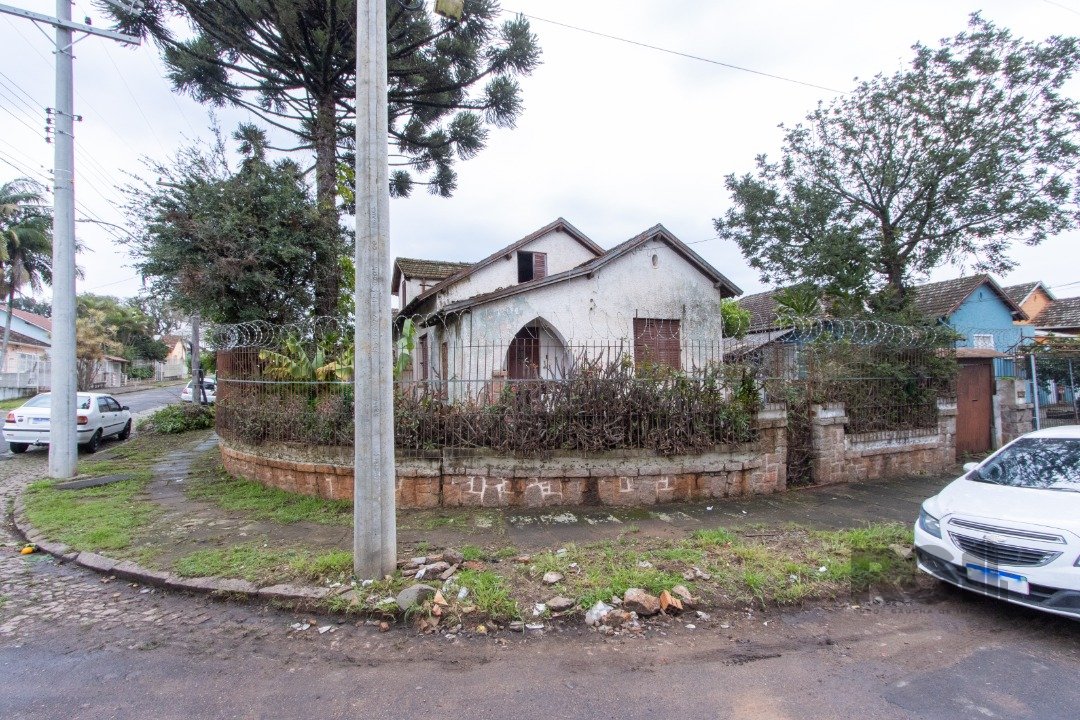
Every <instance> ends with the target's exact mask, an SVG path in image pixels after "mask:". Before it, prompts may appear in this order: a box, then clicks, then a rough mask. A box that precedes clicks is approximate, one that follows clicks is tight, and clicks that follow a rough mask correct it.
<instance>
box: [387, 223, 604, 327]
mask: <svg viewBox="0 0 1080 720" xmlns="http://www.w3.org/2000/svg"><path fill="white" fill-rule="evenodd" d="M556 230H561V231H562V232H564V233H566V234H567V235H569V236H570V237H572V238H573V239H574V240H576V241H577V242H579V243H580V244H581V245H583V246H584V247H585V248H586V249H588V250H589V251H590V252H591V253H592V254H593V255H596V256H597V257H599V256H601V255H603V254H604V249H603V248H602V247H600V246H599V245H597V244H596V243H594V242H593V241H592V240H590V239H589V237H588V236H587V235H586V234H585V233H583V232H581V231H580V230H578V229H577V228H576V227H574V226H573V225H571V224H570V223H569V222H568V221H567V220H565V219H564V218H558V219H556V220H555V221H554V222H551V223H548V224H547V225H545V226H544V227H542V228H540V229H539V230H537V231H535V232H532V233H529V234H528V235H526V236H525V237H523V238H521V239H520V240H518V241H517V242H514V243H511V244H510V245H507V246H506V247H504V248H503V249H502V250H498V251H496V252H494V253H492V254H491V255H488V256H487V257H486V258H484V259H483V260H481V261H480V262H478V263H474V264H472V265H468V266H466V267H464V268H462V269H461V270H459V271H457V272H455V273H454V274H453V275H451V276H449V277H447V278H446V279H445V280H443V281H442V282H440V283H439V284H438V285H436V286H435V287H432V288H428V290H427V291H425V292H422V293H420V294H419V295H417V296H416V297H415V298H413V299H412V300H410V301H409V304H408V305H406V306H405V307H404V308H402V310H401V312H402V314H408V313H410V312H412V311H414V310H415V309H416V308H417V307H418V306H419V305H420V303H422V302H424V301H425V300H427V299H428V298H429V297H432V296H433V295H436V294H438V293H440V292H442V291H443V290H445V289H446V288H448V287H449V286H451V285H453V284H454V283H456V282H458V281H460V280H464V279H465V278H467V277H469V276H470V275H472V274H473V273H475V272H476V271H477V270H480V269H482V268H485V267H487V266H488V265H491V264H492V263H493V262H495V261H496V260H498V259H499V258H502V257H506V256H508V255H512V254H513V253H515V252H517V251H518V249H520V248H522V247H524V246H525V245H528V244H529V243H531V242H532V241H533V240H536V239H537V238H540V237H543V236H544V235H547V234H548V233H550V232H553V231H556Z"/></svg>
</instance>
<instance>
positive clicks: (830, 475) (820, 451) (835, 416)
mask: <svg viewBox="0 0 1080 720" xmlns="http://www.w3.org/2000/svg"><path fill="white" fill-rule="evenodd" d="M810 415H811V417H810V443H811V451H812V457H813V459H812V460H811V461H810V472H811V475H812V476H813V479H814V484H815V485H831V484H833V483H838V482H844V481H846V480H848V479H849V478H848V477H846V474H845V472H844V468H845V460H846V453H847V447H846V445H847V443H846V437H845V434H846V433H845V430H844V426H845V425H846V424H847V421H848V417H847V411H846V410H845V408H844V404H843V403H828V404H826V405H814V406H813V407H812V408H811V412H810Z"/></svg>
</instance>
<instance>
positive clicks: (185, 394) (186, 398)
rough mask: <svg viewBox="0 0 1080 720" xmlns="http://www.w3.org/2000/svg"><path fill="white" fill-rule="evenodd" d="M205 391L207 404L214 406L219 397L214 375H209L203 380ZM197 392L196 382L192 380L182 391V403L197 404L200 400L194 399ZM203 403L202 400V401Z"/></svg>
mask: <svg viewBox="0 0 1080 720" xmlns="http://www.w3.org/2000/svg"><path fill="white" fill-rule="evenodd" d="M202 386H203V390H205V391H206V402H208V403H210V404H211V405H213V404H214V399H215V397H216V396H217V378H215V377H214V376H213V375H207V376H206V377H204V378H203V380H202ZM194 392H195V381H194V380H190V381H188V384H187V385H186V386H184V389H183V390H181V391H180V402H195V401H196V400H200V398H197V397H192V395H193V394H194ZM200 401H201V400H200Z"/></svg>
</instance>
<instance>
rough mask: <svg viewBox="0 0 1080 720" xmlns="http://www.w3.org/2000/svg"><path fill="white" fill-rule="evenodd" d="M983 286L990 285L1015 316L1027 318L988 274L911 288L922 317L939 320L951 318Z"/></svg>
mask: <svg viewBox="0 0 1080 720" xmlns="http://www.w3.org/2000/svg"><path fill="white" fill-rule="evenodd" d="M983 285H989V286H990V289H991V290H993V291H994V293H995V294H997V296H998V297H1000V298H1001V301H1002V302H1003V303H1005V305H1006V306H1008V308H1009V310H1010V311H1011V312H1012V314H1013V315H1015V316H1018V317H1019V318H1027V315H1025V314H1024V311H1023V310H1021V309H1020V305H1019V304H1018V303H1016V302H1015V301H1014V300H1013V299H1012V298H1010V297H1009V296H1008V295H1007V294H1006V293H1005V291H1004V290H1003V289H1002V288H1001V286H1000V285H998V284H997V282H996V281H995V280H994V278H992V277H990V276H989V275H986V274H980V275H971V276H969V277H962V278H954V279H952V280H942V281H941V282H933V283H926V284H925V285H916V286H915V287H913V288H911V292H912V293H913V294H914V296H915V297H914V307H915V309H916V310H917V311H918V312H919V313H920V314H922V315H924V316H926V317H928V318H932V319H935V320H936V319H937V318H947V317H950V316H951V315H952V314H953V313H954V312H956V311H957V310H959V309H960V306H961V305H963V304H964V301H965V300H967V299H968V297H970V296H971V293H973V292H975V291H976V290H977V289H978V288H980V287H982V286H983Z"/></svg>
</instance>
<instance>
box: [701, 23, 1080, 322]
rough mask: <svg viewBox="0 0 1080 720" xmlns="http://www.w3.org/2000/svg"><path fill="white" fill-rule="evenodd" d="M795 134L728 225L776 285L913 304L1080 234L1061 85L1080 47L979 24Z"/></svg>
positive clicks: (741, 180)
mask: <svg viewBox="0 0 1080 720" xmlns="http://www.w3.org/2000/svg"><path fill="white" fill-rule="evenodd" d="M914 51H915V57H914V60H913V61H912V63H911V65H910V66H909V67H907V68H906V69H903V70H900V71H899V72H896V73H895V74H892V75H877V76H875V77H874V78H872V79H870V80H867V81H864V82H862V83H860V84H859V85H858V86H857V87H856V88H855V89H854V90H853V91H852V92H850V93H848V94H846V95H843V96H841V97H839V98H837V99H836V100H834V101H832V102H830V103H827V104H822V105H819V106H818V108H817V110H815V111H814V112H812V113H810V114H809V115H808V116H807V117H806V121H805V123H801V124H798V125H796V126H795V127H794V128H789V129H786V132H785V137H784V145H783V151H782V155H781V159H780V161H779V162H770V161H769V160H768V159H767V158H766V157H765V156H764V155H761V156H759V157H758V158H757V170H756V172H755V173H753V174H747V175H744V176H742V177H737V176H735V175H729V176H728V177H727V178H726V184H727V188H728V190H729V191H730V192H731V196H732V201H733V207H731V208H730V209H729V210H728V211H727V212H726V213H725V215H724V216H723V217H722V218H720V219H717V220H715V226H716V230H717V232H718V233H719V235H720V236H721V237H723V238H726V239H729V240H734V241H735V242H736V243H737V244H738V245H739V247H740V249H741V250H742V252H743V254H744V255H745V256H746V258H747V259H748V261H749V262H750V264H751V265H752V266H753V267H755V268H757V269H758V270H759V271H760V272H761V275H762V277H763V278H764V279H765V280H766V281H767V282H769V281H776V282H802V281H805V282H810V283H813V284H815V285H818V286H820V287H823V288H826V289H828V290H830V291H833V292H842V293H844V294H847V295H849V296H852V295H860V296H861V297H862V298H866V299H868V297H869V296H870V295H871V294H872V293H874V292H880V291H883V290H884V291H885V294H886V296H887V303H886V304H888V305H890V306H892V307H893V308H894V309H895V308H900V307H903V305H904V304H905V303H906V301H907V300H908V297H907V296H908V293H907V290H908V287H909V283H910V281H911V279H912V278H913V277H915V276H919V275H925V274H926V273H928V272H929V271H930V270H932V269H934V268H935V267H937V266H939V265H941V264H943V263H946V262H950V261H958V260H961V259H974V260H975V262H974V266H975V267H976V268H978V269H980V270H984V271H989V272H1003V271H1006V270H1008V269H1009V268H1011V267H1013V265H1014V263H1013V262H1012V261H1011V260H1010V259H1009V256H1008V252H1007V251H1008V249H1009V247H1010V245H1011V244H1012V243H1013V242H1016V241H1023V242H1026V243H1028V244H1030V245H1035V244H1038V243H1039V242H1041V241H1042V240H1043V239H1045V238H1046V237H1047V236H1048V235H1052V234H1055V233H1060V232H1062V231H1065V230H1068V229H1071V228H1075V227H1077V225H1078V221H1080V212H1078V208H1077V202H1076V200H1077V197H1076V194H1077V184H1078V181H1080V177H1078V172H1077V168H1078V159H1080V143H1078V138H1077V130H1078V128H1080V112H1078V105H1077V103H1076V101H1074V100H1073V99H1072V98H1071V97H1069V96H1067V95H1065V94H1063V87H1064V86H1065V84H1066V83H1067V82H1068V81H1069V79H1070V78H1071V77H1072V76H1073V75H1074V73H1075V71H1076V69H1077V64H1078V63H1080V44H1078V41H1077V39H1076V38H1069V37H1052V38H1050V39H1048V40H1046V41H1045V42H1043V43H1033V42H1027V41H1024V40H1021V39H1019V38H1014V37H1013V36H1012V35H1011V34H1010V33H1009V31H1008V30H1006V29H1003V28H998V27H996V26H994V25H993V24H992V23H990V22H989V21H986V20H983V19H982V18H980V17H979V16H978V15H973V16H972V18H971V21H970V24H969V28H968V31H967V32H964V33H961V34H959V35H957V36H956V37H954V38H952V39H947V40H944V41H942V44H941V46H940V47H936V48H935V47H928V46H925V45H922V44H917V45H915V46H914Z"/></svg>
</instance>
